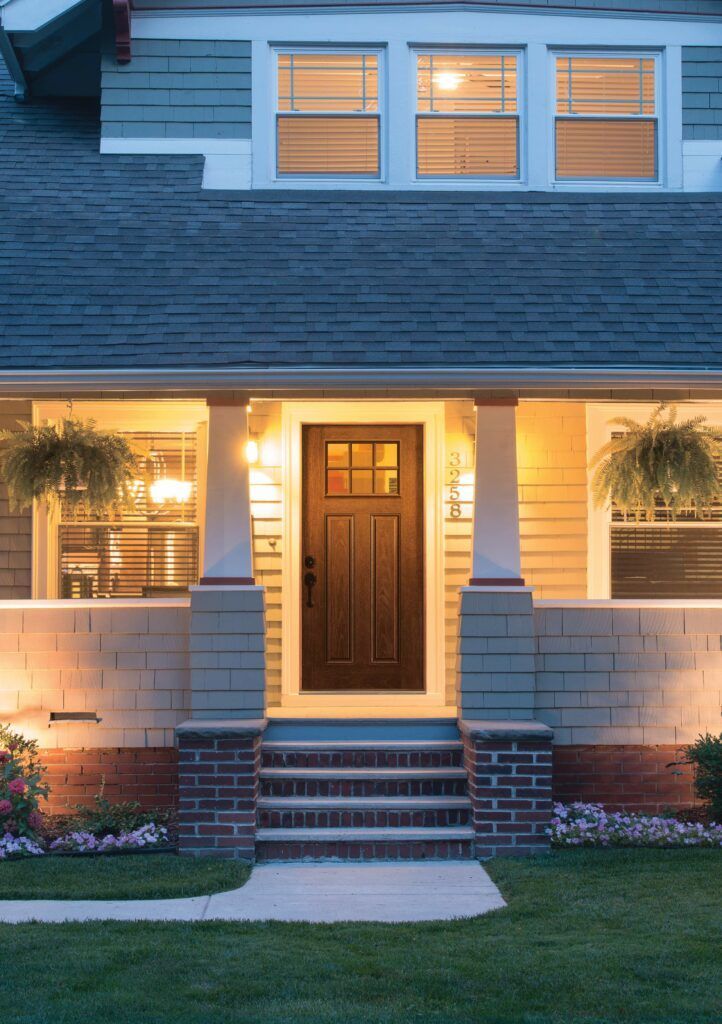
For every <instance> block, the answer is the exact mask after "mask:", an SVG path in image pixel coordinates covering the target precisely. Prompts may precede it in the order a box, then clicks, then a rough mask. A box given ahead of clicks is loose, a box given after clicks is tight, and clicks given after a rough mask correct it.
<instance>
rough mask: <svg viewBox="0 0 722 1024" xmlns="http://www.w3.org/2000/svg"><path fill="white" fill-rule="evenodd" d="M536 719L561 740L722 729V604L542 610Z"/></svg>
mask: <svg viewBox="0 0 722 1024" xmlns="http://www.w3.org/2000/svg"><path fill="white" fill-rule="evenodd" d="M534 623H535V632H536V637H537V659H536V703H535V708H536V717H537V718H538V719H539V720H540V721H542V722H545V723H546V724H547V725H550V726H552V727H553V729H554V742H555V744H585V745H586V744H638V745H639V744H643V745H645V746H647V745H655V744H672V745H673V744H678V743H687V742H690V741H692V740H694V739H695V738H696V737H697V736H698V735H699V733H700V732H705V731H707V730H709V731H710V732H719V731H720V705H721V703H722V650H721V647H722V644H721V641H722V605H719V604H718V605H716V606H715V605H709V606H707V607H704V606H697V607H678V608H674V607H668V606H666V607H665V606H657V607H654V606H653V605H651V604H649V603H647V604H641V605H640V606H638V607H634V606H633V605H632V606H631V607H630V606H629V603H627V602H625V604H624V605H622V604H621V603H618V604H615V605H610V604H609V603H608V602H607V603H605V604H604V605H599V606H596V607H595V606H593V605H592V606H586V607H584V606H576V607H575V606H573V605H566V606H559V605H556V606H555V605H554V604H552V603H550V604H549V605H544V606H542V607H539V606H537V607H536V608H535V611H534Z"/></svg>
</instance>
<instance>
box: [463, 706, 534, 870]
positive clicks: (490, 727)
mask: <svg viewBox="0 0 722 1024" xmlns="http://www.w3.org/2000/svg"><path fill="white" fill-rule="evenodd" d="M459 729H460V731H461V736H462V739H463V741H464V764H465V766H466V770H467V772H468V776H469V796H470V798H471V807H472V821H473V826H474V836H475V853H476V856H477V857H500V856H525V855H528V854H532V853H544V852H545V851H546V850H548V849H549V838H548V836H547V835H546V834H545V829H546V828H547V826H548V824H549V821H550V819H551V814H552V735H553V733H552V730H551V729H550V728H549V727H548V726H546V725H542V723H541V722H517V721H513V722H504V721H498V722H496V721H480V720H473V719H472V720H469V719H466V720H462V721H461V722H460V723H459Z"/></svg>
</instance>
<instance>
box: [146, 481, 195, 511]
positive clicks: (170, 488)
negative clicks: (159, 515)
mask: <svg viewBox="0 0 722 1024" xmlns="http://www.w3.org/2000/svg"><path fill="white" fill-rule="evenodd" d="M191 489H192V484H191V482H190V480H171V479H169V478H168V477H163V478H161V479H160V480H154V481H153V483H152V484H151V485H150V497H151V501H153V502H155V504H156V505H161V504H162V503H163V502H164V501H180V502H183V501H188V499H189V498H190V496H191Z"/></svg>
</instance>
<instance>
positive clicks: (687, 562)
mask: <svg viewBox="0 0 722 1024" xmlns="http://www.w3.org/2000/svg"><path fill="white" fill-rule="evenodd" d="M611 596H612V597H613V598H628V599H637V598H639V599H641V598H719V597H722V527H716V526H714V527H704V526H699V527H696V526H687V527H675V526H665V527H659V528H657V527H639V526H636V527H635V526H613V527H612V528H611Z"/></svg>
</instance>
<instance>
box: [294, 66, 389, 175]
mask: <svg viewBox="0 0 722 1024" xmlns="http://www.w3.org/2000/svg"><path fill="white" fill-rule="evenodd" d="M276 109H277V114H276V122H277V124H276V139H277V160H276V163H277V171H278V174H281V175H283V174H304V175H346V176H356V175H359V176H365V177H375V176H378V173H379V113H378V112H379V58H378V55H377V54H375V53H344V52H341V53H329V52H318V53H279V54H278V95H277V107H276Z"/></svg>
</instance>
